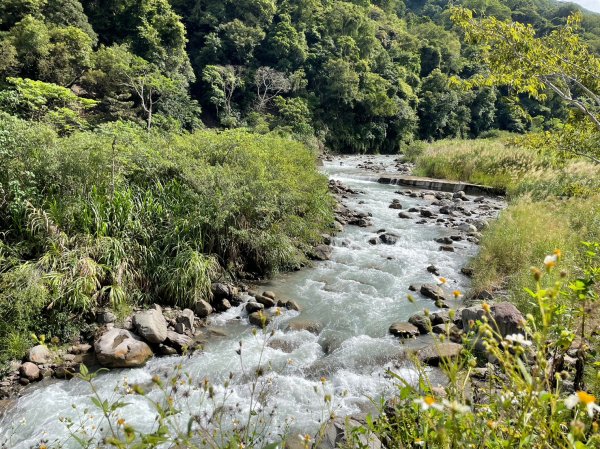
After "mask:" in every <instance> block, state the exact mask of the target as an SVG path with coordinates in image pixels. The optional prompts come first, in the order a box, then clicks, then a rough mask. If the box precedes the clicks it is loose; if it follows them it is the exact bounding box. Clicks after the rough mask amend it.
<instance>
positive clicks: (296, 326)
mask: <svg viewBox="0 0 600 449" xmlns="http://www.w3.org/2000/svg"><path fill="white" fill-rule="evenodd" d="M288 330H292V331H302V330H305V331H308V332H310V333H311V334H315V335H318V334H320V333H321V331H322V330H323V323H321V322H320V321H313V320H294V321H292V322H291V323H290V324H289V325H288Z"/></svg>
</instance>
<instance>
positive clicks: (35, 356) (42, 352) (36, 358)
mask: <svg viewBox="0 0 600 449" xmlns="http://www.w3.org/2000/svg"><path fill="white" fill-rule="evenodd" d="M53 360H54V357H53V356H52V353H51V352H50V350H49V349H48V347H47V346H46V345H36V346H34V347H33V348H31V349H30V350H29V351H28V352H27V361H28V362H32V363H36V364H38V365H45V364H48V363H52V362H53Z"/></svg>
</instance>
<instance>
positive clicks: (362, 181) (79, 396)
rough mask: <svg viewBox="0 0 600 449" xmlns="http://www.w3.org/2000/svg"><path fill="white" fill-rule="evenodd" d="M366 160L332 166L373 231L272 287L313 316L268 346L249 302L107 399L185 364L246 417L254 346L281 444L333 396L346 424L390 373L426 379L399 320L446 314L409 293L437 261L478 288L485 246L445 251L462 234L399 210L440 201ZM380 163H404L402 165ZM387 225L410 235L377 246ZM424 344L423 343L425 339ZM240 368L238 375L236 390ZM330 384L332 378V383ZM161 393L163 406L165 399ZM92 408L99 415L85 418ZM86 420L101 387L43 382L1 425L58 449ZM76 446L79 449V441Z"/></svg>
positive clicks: (194, 401)
mask: <svg viewBox="0 0 600 449" xmlns="http://www.w3.org/2000/svg"><path fill="white" fill-rule="evenodd" d="M364 160H365V158H364V157H347V158H343V159H338V158H335V159H334V160H332V161H330V162H325V166H324V167H323V170H324V171H325V172H326V173H327V174H328V175H329V176H330V177H331V178H332V179H336V180H341V181H342V182H343V183H344V184H345V185H347V186H348V187H351V188H353V189H358V190H361V191H364V192H365V193H364V194H359V195H355V196H350V197H349V198H347V199H345V200H344V202H345V204H346V205H347V206H348V207H349V208H350V209H355V210H358V211H361V212H369V213H371V214H372V222H373V226H371V227H369V228H359V227H355V226H346V228H345V230H344V232H343V233H341V234H339V235H337V236H336V237H335V238H334V241H333V246H334V249H333V254H332V257H331V260H329V261H326V262H318V263H315V264H314V267H311V268H306V269H304V270H302V271H299V272H295V273H289V274H284V275H280V276H277V277H276V278H275V279H274V280H272V281H271V282H269V283H267V284H265V285H263V286H261V287H260V288H261V291H262V289H264V290H271V291H274V292H275V293H276V294H277V296H278V297H282V298H288V299H294V300H296V301H297V302H298V303H299V304H300V306H301V307H302V312H295V311H285V312H284V313H283V314H282V315H281V316H280V317H277V318H276V319H275V321H274V327H275V331H274V332H275V333H274V336H273V337H271V340H272V341H271V342H270V343H269V345H267V346H264V350H262V349H263V342H264V339H265V338H267V337H266V336H265V335H264V334H262V333H259V334H258V336H253V334H252V328H251V327H250V326H249V325H248V323H247V319H246V316H247V315H246V313H245V312H244V311H243V306H240V307H237V308H234V309H231V310H229V311H228V312H226V313H224V314H221V315H216V316H213V317H212V318H211V319H210V324H211V326H213V327H214V328H217V329H219V330H222V331H223V333H224V336H221V337H214V338H211V340H210V341H209V343H208V344H207V345H206V346H205V349H204V351H203V352H199V353H196V354H193V355H191V356H190V357H177V356H175V357H161V358H159V357H157V358H154V359H152V360H151V361H150V362H149V363H148V364H147V365H146V366H145V367H144V368H139V369H131V370H113V371H111V372H109V373H106V374H103V375H101V376H100V377H99V378H98V379H97V380H96V382H95V384H96V386H97V388H98V390H99V394H100V395H101V396H102V397H106V398H111V397H114V390H115V388H116V387H118V386H120V385H122V384H123V382H124V381H125V380H127V381H128V382H129V383H130V384H133V383H139V384H143V385H148V384H149V383H150V382H151V378H152V376H153V375H155V374H162V373H163V372H165V371H166V372H171V373H172V372H173V367H174V366H175V365H176V364H179V363H181V364H182V367H183V371H185V372H186V373H188V374H189V375H190V376H191V377H192V379H194V381H196V382H197V383H198V382H200V381H201V380H202V379H204V378H208V379H209V380H210V381H211V382H212V383H213V384H214V385H215V393H216V397H217V398H221V397H222V396H223V395H224V394H227V395H228V400H227V404H228V405H230V406H235V405H236V404H238V407H239V409H241V411H242V412H241V413H242V414H241V417H240V419H242V418H243V417H244V416H247V412H248V407H249V406H250V403H249V396H250V388H251V378H252V376H242V375H240V360H239V357H238V355H237V354H236V350H237V349H238V348H239V342H240V341H242V356H243V363H244V366H245V368H246V369H247V370H249V371H252V368H253V367H254V368H256V367H257V366H258V362H259V358H260V357H261V354H262V365H263V366H264V367H265V368H266V374H265V376H264V379H263V380H265V381H268V383H269V384H270V385H269V390H268V395H267V396H266V397H265V398H261V400H262V401H264V403H265V404H268V406H275V407H276V411H275V415H274V417H273V422H272V423H271V425H270V431H271V432H272V433H273V436H272V438H275V436H274V435H276V434H277V433H279V432H280V431H281V429H282V427H283V426H284V424H285V423H286V420H289V419H290V418H292V421H291V427H292V429H293V431H294V432H295V433H298V432H299V431H314V430H315V429H316V428H317V427H318V425H319V420H320V419H321V417H322V413H323V412H324V410H325V407H324V401H323V394H324V392H323V388H324V389H325V391H326V392H328V393H331V394H332V396H333V401H332V404H333V405H332V406H333V408H334V410H335V412H336V414H337V415H339V416H344V415H351V414H358V413H361V412H364V411H366V410H368V409H369V407H370V398H373V399H376V398H378V397H381V396H382V395H389V394H391V393H392V392H393V382H392V380H390V379H389V378H388V376H386V375H385V372H386V369H388V368H394V370H395V371H396V372H397V373H399V374H401V375H403V376H405V377H407V378H410V377H411V376H414V374H415V373H414V371H413V370H411V368H410V367H409V366H408V365H403V367H400V368H398V367H397V366H398V365H399V364H400V363H402V362H399V361H400V360H401V354H402V352H403V351H404V349H405V348H406V346H407V345H414V344H418V343H415V342H414V341H413V342H410V343H407V345H404V346H403V345H402V344H401V343H400V341H399V340H398V339H396V338H394V337H391V336H390V335H388V327H389V326H390V324H392V323H394V322H397V321H406V320H407V319H408V318H409V317H410V316H411V315H412V314H414V313H416V312H419V311H422V310H423V309H424V308H429V309H431V310H434V309H435V306H434V305H433V302H432V301H431V300H429V299H426V298H423V297H421V296H420V295H419V294H415V295H414V296H415V298H416V301H415V302H414V303H410V302H409V301H407V299H406V296H407V294H408V293H409V292H408V286H409V285H410V284H422V283H432V282H434V281H433V279H432V275H431V274H430V273H428V272H427V270H426V267H427V266H429V265H431V264H434V265H435V266H437V267H438V268H439V270H440V273H441V275H442V276H444V277H446V278H447V279H448V280H449V284H450V285H449V288H450V289H451V290H454V289H458V290H461V291H464V290H466V289H467V288H468V286H469V281H468V279H467V278H466V277H465V276H463V275H462V274H460V268H461V267H463V266H464V265H465V264H466V263H467V261H468V259H469V258H470V257H472V256H473V255H474V254H475V252H476V250H477V249H476V246H475V245H473V244H471V243H468V242H467V241H461V242H457V243H456V244H455V245H454V246H455V248H456V252H454V253H450V252H444V251H440V250H439V246H440V245H439V244H438V243H436V242H435V241H434V239H435V238H438V237H443V236H449V235H451V234H452V233H453V232H452V230H450V229H448V228H445V227H443V226H441V225H439V224H436V223H427V224H416V223H415V222H416V221H417V219H409V220H406V219H400V218H398V212H399V211H398V210H395V209H390V208H389V205H390V203H391V202H392V200H393V199H400V201H401V203H402V205H403V207H404V210H406V209H408V208H410V207H420V206H424V205H428V204H429V202H428V201H426V200H423V199H421V198H411V197H408V196H400V195H397V194H395V193H394V191H395V190H398V189H399V187H398V186H392V185H381V184H378V183H376V182H375V180H376V175H372V174H370V173H369V172H366V171H363V170H361V169H360V168H358V164H359V163H360V162H361V161H364ZM372 160H374V161H377V162H383V163H385V164H387V165H388V166H389V167H390V168H391V167H393V162H392V161H393V159H392V158H386V157H376V158H373V159H372ZM378 229H386V230H387V231H390V232H394V233H395V234H397V235H399V241H398V243H396V244H395V245H383V244H380V245H376V246H373V245H370V244H369V243H368V240H369V239H370V238H371V237H373V236H374V235H376V234H375V232H376V231H377V230H378ZM454 233H455V232H454ZM298 316H300V318H301V319H303V320H304V319H306V320H315V321H318V322H320V323H322V325H323V326H324V328H323V331H322V332H321V333H320V334H319V335H313V334H311V333H309V332H307V331H304V330H303V331H288V330H286V327H287V323H289V322H290V321H292V320H294V319H295V318H297V317H298ZM424 338H426V337H420V339H421V340H420V341H423V339H424ZM268 365H270V368H268ZM230 372H233V373H236V375H235V376H234V378H233V380H232V381H231V384H230V385H229V386H228V387H227V388H225V387H224V383H225V381H226V380H227V379H228V376H229V373H230ZM321 377H325V378H326V379H327V381H326V382H325V385H324V387H323V385H322V383H321V380H320V379H321ZM315 387H316V388H317V392H315ZM150 396H152V397H155V398H158V395H157V392H153V393H151V394H150ZM199 396H200V393H199V392H198V391H192V392H191V394H190V396H189V397H186V398H183V397H177V399H176V400H177V402H178V403H181V409H182V411H181V414H180V415H179V417H178V418H177V419H180V420H181V421H180V422H181V423H183V424H182V427H184V428H185V425H187V422H188V419H189V416H190V415H192V414H202V412H203V411H207V410H212V408H211V406H210V404H208V403H206V402H201V401H200V400H199V399H198V398H199ZM125 401H126V402H127V403H128V404H129V405H127V406H126V407H125V408H123V409H121V411H120V414H121V416H122V417H123V418H124V419H126V421H127V422H128V423H129V424H131V425H133V426H134V427H136V428H138V429H140V430H144V429H145V430H151V429H153V428H154V427H153V426H154V425H155V421H154V419H155V412H154V410H153V408H152V406H151V405H150V403H149V402H148V401H147V399H146V398H144V397H141V396H137V395H133V394H131V395H127V396H126V398H125ZM73 404H76V408H74V407H73V406H72V405H73ZM85 408H89V411H88V413H87V414H85V415H84V414H83V410H84V409H85ZM233 413H235V412H233ZM82 415H83V419H85V420H89V421H88V424H87V427H88V430H89V429H91V428H92V426H94V425H95V424H94V422H97V421H98V420H99V417H100V414H99V412H98V410H96V409H94V407H93V406H92V405H91V402H90V390H89V388H88V386H87V385H86V384H85V383H84V382H82V381H81V380H77V379H73V380H70V381H57V380H47V381H43V382H40V383H39V384H37V385H35V386H32V387H29V388H28V389H27V390H26V392H25V394H24V395H23V396H22V397H21V398H19V399H18V400H17V401H16V402H15V404H14V405H13V406H11V407H10V408H9V410H7V411H6V413H5V414H4V416H3V417H2V419H1V420H0V446H1V443H5V444H6V446H5V447H10V448H14V449H25V448H29V447H37V446H36V445H37V444H38V443H39V442H40V441H41V440H47V441H48V445H49V446H51V445H52V444H53V443H54V442H55V441H65V440H67V437H68V432H67V430H66V428H65V424H64V423H63V422H61V420H60V419H59V418H61V417H68V418H71V419H73V420H74V421H75V422H79V421H80V420H81V419H82ZM96 432H99V431H98V430H96ZM66 446H67V447H77V445H76V444H75V443H74V441H73V440H69V441H68V442H67V444H66Z"/></svg>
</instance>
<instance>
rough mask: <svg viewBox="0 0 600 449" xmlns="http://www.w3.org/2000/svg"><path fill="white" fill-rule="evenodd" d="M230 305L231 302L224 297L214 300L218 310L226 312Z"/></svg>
mask: <svg viewBox="0 0 600 449" xmlns="http://www.w3.org/2000/svg"><path fill="white" fill-rule="evenodd" d="M231 307H232V305H231V303H230V302H229V300H228V299H226V298H223V299H219V300H218V301H217V302H215V308H216V309H217V311H219V312H226V311H227V310H229V309H231Z"/></svg>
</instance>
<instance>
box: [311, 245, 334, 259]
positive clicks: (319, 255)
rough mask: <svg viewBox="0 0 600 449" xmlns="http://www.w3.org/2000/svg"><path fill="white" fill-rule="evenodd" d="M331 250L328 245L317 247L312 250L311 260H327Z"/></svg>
mask: <svg viewBox="0 0 600 449" xmlns="http://www.w3.org/2000/svg"><path fill="white" fill-rule="evenodd" d="M332 252H333V249H332V248H331V246H328V245H317V246H316V247H315V248H314V249H313V254H312V258H313V259H315V260H329V259H330V258H331V253H332Z"/></svg>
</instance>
